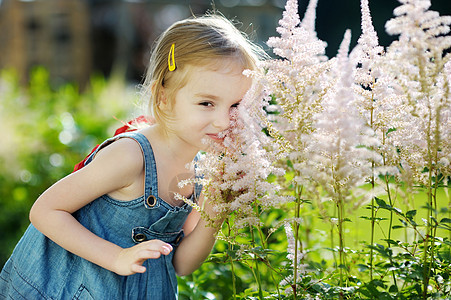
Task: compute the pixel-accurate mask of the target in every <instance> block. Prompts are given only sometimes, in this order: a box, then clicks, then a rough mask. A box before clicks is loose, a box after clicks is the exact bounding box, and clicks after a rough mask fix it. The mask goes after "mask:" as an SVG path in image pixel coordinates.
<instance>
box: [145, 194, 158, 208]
mask: <svg viewBox="0 0 451 300" xmlns="http://www.w3.org/2000/svg"><path fill="white" fill-rule="evenodd" d="M146 203H147V205H148V206H149V207H154V206H155V204H157V198H155V196H154V195H150V196H149V197H147V200H146Z"/></svg>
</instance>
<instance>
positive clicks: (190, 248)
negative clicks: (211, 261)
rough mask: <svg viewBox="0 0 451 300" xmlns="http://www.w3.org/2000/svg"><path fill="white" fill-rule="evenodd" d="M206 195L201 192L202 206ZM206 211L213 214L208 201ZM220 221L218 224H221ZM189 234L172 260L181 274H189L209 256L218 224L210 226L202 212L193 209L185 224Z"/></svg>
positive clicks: (177, 271) (205, 206)
mask: <svg viewBox="0 0 451 300" xmlns="http://www.w3.org/2000/svg"><path fill="white" fill-rule="evenodd" d="M203 202H204V197H203V195H202V194H201V196H200V199H199V205H200V206H201V207H202V203H203ZM204 209H205V212H206V213H207V214H209V215H211V216H212V215H213V212H212V209H211V206H210V205H209V203H208V201H205V204H204ZM220 223H221V222H220V221H218V224H217V225H218V226H220ZM184 230H185V233H187V236H186V237H185V238H183V240H182V242H181V243H180V245H179V246H178V248H177V250H176V251H175V253H174V258H173V260H172V262H173V264H174V268H175V271H176V273H177V275H179V276H185V275H189V274H191V273H192V272H194V271H195V270H196V269H197V268H199V267H200V266H201V265H202V263H203V262H204V260H205V259H206V258H207V257H208V255H209V254H210V252H211V249H212V248H213V246H214V244H215V241H216V233H217V226H215V227H212V226H209V224H208V222H206V221H205V220H204V219H203V218H201V217H200V213H199V212H197V211H195V210H193V211H192V212H191V213H190V215H189V216H188V219H187V220H186V222H185V225H184Z"/></svg>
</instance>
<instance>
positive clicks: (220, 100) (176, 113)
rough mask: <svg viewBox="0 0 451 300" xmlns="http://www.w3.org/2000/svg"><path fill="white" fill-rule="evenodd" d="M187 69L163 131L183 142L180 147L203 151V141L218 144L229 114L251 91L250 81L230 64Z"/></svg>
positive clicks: (229, 62)
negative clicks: (185, 76) (165, 128)
mask: <svg viewBox="0 0 451 300" xmlns="http://www.w3.org/2000/svg"><path fill="white" fill-rule="evenodd" d="M188 68H189V70H188V74H187V76H189V78H188V81H187V83H186V85H185V86H183V87H182V88H181V89H179V90H178V91H177V92H176V94H175V99H174V100H175V101H174V105H173V106H172V110H171V111H170V112H169V115H170V116H171V121H169V122H168V124H167V126H166V127H167V129H168V134H169V136H171V137H174V138H176V139H177V140H178V141H179V142H182V145H180V146H183V147H184V149H186V148H185V147H189V148H192V149H193V150H194V151H196V152H197V151H199V150H201V149H204V148H205V147H206V145H205V144H204V143H203V142H202V140H203V139H205V138H207V139H211V140H213V141H221V139H220V138H219V137H218V133H220V132H221V131H223V130H225V129H227V128H229V126H230V117H231V110H232V109H233V108H235V107H237V106H238V104H239V102H240V101H241V99H242V98H243V96H244V94H245V93H246V92H247V90H248V89H249V88H250V86H251V79H250V78H248V77H246V76H244V75H242V72H243V67H242V66H241V64H239V63H237V62H236V61H233V60H226V61H225V62H224V63H221V64H216V65H214V66H211V65H207V66H188ZM163 109H164V108H163ZM183 144H184V145H183ZM186 150H188V149H186Z"/></svg>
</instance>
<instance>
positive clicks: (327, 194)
mask: <svg viewBox="0 0 451 300" xmlns="http://www.w3.org/2000/svg"><path fill="white" fill-rule="evenodd" d="M400 3H401V5H400V6H399V7H398V8H396V9H395V10H394V15H395V16H394V18H393V19H391V20H389V21H388V22H387V23H386V30H387V32H388V33H390V34H394V35H399V38H398V40H396V41H394V42H393V43H392V44H391V45H390V46H388V47H387V48H386V49H384V47H381V46H380V45H379V43H378V37H377V33H376V31H375V30H374V27H373V25H372V20H371V14H370V9H369V2H368V0H361V12H362V22H361V25H362V34H361V36H360V37H359V39H358V43H357V45H356V46H355V47H354V48H353V49H352V50H351V51H349V44H350V36H351V33H350V32H349V31H346V33H345V35H344V39H343V42H342V45H341V47H340V49H339V53H338V55H337V56H336V57H334V58H331V59H329V58H327V57H326V56H325V47H326V43H324V42H323V41H321V40H319V39H318V37H317V35H316V32H315V25H314V23H315V9H316V4H317V0H311V1H310V3H309V6H308V9H307V11H306V14H305V16H304V19H303V20H302V21H301V20H300V18H299V15H298V3H297V1H296V0H288V1H287V4H286V7H285V11H284V13H283V17H282V19H281V20H280V22H279V25H280V26H279V27H278V28H277V32H278V33H279V34H280V36H278V37H272V38H270V39H269V40H268V45H269V46H270V47H272V49H273V52H274V54H275V55H277V56H278V57H277V58H276V59H271V60H269V61H265V62H263V63H262V67H263V68H265V70H266V72H265V73H263V74H261V73H256V72H254V73H252V72H251V76H254V78H255V79H256V80H257V82H258V84H259V86H260V88H259V89H258V90H254V92H256V93H255V94H252V93H250V94H249V95H248V96H249V97H251V98H252V97H254V98H259V97H263V98H264V99H265V101H266V103H267V106H266V107H265V110H266V111H267V112H268V116H267V119H266V123H265V122H263V123H265V126H266V128H267V129H268V132H269V135H270V136H271V139H265V140H262V141H263V142H265V141H266V142H268V143H266V144H264V147H265V149H267V150H268V151H271V152H272V153H274V154H275V156H277V157H279V158H282V159H281V160H280V164H279V166H284V168H285V169H286V170H287V171H288V172H293V173H294V177H293V184H296V185H298V186H302V190H303V192H304V195H302V196H303V197H307V198H308V199H318V200H319V202H322V201H328V200H333V201H335V202H340V203H342V204H344V205H347V206H348V208H349V209H352V208H355V207H357V206H359V205H361V204H362V203H363V202H364V201H368V200H369V199H371V198H372V197H373V196H374V194H376V193H378V185H377V179H378V178H380V177H381V175H382V176H395V177H396V178H397V179H398V180H400V181H403V182H405V183H409V184H411V185H413V184H415V185H422V186H431V184H432V181H433V180H438V178H440V180H443V181H444V182H445V183H446V180H447V179H448V178H449V176H450V175H451V167H450V161H451V92H450V82H451V54H450V53H449V52H448V54H447V53H446V50H449V49H450V48H451V36H450V35H449V32H450V24H451V17H449V16H440V15H439V13H438V12H435V11H430V10H428V9H429V7H430V4H431V3H430V1H429V0H400ZM287 160H288V161H289V162H290V163H288V164H287V163H286V161H287ZM425 170H428V171H429V172H425ZM368 182H371V183H372V184H373V190H372V191H371V192H363V193H362V189H361V188H362V187H363V185H364V184H365V183H368ZM290 186H293V185H290ZM287 233H289V231H287ZM292 250H293V249H291V250H290V249H289V250H288V252H289V253H292ZM290 251H291V252H290ZM290 255H291V254H290ZM290 257H291V256H290Z"/></svg>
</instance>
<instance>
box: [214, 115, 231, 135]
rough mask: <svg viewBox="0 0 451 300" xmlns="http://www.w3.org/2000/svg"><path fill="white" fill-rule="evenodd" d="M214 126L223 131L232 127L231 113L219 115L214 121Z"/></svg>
mask: <svg viewBox="0 0 451 300" xmlns="http://www.w3.org/2000/svg"><path fill="white" fill-rule="evenodd" d="M213 126H214V127H216V128H218V129H219V130H221V131H223V130H226V129H227V128H229V126H230V112H229V111H227V112H221V113H219V114H217V116H216V117H215V120H214V121H213Z"/></svg>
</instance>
